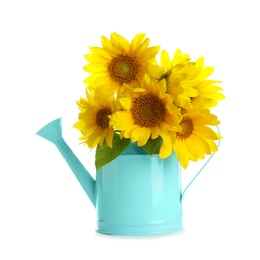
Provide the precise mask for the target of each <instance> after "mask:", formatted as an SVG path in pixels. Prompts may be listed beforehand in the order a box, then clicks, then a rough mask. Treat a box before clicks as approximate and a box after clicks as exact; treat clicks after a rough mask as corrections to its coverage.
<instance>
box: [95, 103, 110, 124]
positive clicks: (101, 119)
mask: <svg viewBox="0 0 260 260" xmlns="http://www.w3.org/2000/svg"><path fill="white" fill-rule="evenodd" d="M111 114H112V113H111V110H110V109H109V108H103V109H100V110H99V111H98V112H97V115H96V124H97V126H99V127H101V128H102V129H105V128H107V127H108V126H109V118H108V116H109V115H111Z"/></svg>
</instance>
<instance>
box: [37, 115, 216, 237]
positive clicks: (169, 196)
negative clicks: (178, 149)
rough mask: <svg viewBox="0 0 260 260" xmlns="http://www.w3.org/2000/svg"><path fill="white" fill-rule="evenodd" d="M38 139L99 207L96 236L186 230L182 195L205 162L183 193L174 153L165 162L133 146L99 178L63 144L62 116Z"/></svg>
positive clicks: (154, 233)
mask: <svg viewBox="0 0 260 260" xmlns="http://www.w3.org/2000/svg"><path fill="white" fill-rule="evenodd" d="M37 135H39V136H41V137H43V138H45V139H47V140H48V141H50V142H52V143H54V144H55V145H56V147H57V148H58V150H59V151H60V153H61V155H62V156H63V157H64V159H65V160H66V162H67V164H68V165H69V166H70V168H71V170H72V171H73V173H74V175H75V176H76V178H77V179H78V181H79V183H80V184H81V186H82V188H83V189H84V191H85V192H86V194H87V195H88V197H89V199H90V201H91V202H92V204H93V205H94V207H95V208H96V213H97V230H96V231H97V232H99V233H102V234H111V235H135V236H142V235H157V234H166V233H172V232H176V231H180V230H182V199H183V195H184V193H185V191H186V190H187V188H188V187H189V186H190V184H191V183H192V182H193V181H194V179H195V178H196V177H197V176H198V174H199V173H200V172H201V170H202V169H203V168H204V166H205V165H206V164H204V166H203V167H202V168H201V170H200V171H199V172H198V173H197V175H195V177H194V178H193V179H192V180H191V182H190V183H189V184H188V186H187V187H186V188H185V189H184V191H183V192H182V190H181V175H180V164H179V162H178V160H177V157H176V155H175V153H173V154H172V155H171V156H170V157H168V158H166V159H163V160H162V159H160V158H159V156H158V155H152V156H151V155H149V154H147V153H146V152H145V151H144V150H143V149H142V148H139V147H138V146H137V145H136V144H135V143H131V144H130V145H129V146H128V148H126V150H125V151H124V152H123V153H122V154H121V155H120V156H118V157H117V158H116V159H115V160H113V161H112V162H110V163H108V164H106V165H105V166H103V167H102V168H100V169H99V170H98V171H97V173H96V180H94V179H93V177H92V176H91V175H90V174H89V172H88V171H87V170H86V169H85V167H84V166H83V165H82V164H81V162H80V161H79V160H78V158H77V157H76V156H75V154H74V153H73V152H72V150H71V149H70V147H69V146H68V145H67V143H66V142H65V141H64V139H63V137H62V124H61V118H58V119H56V120H54V121H52V122H50V123H49V124H47V125H45V126H44V127H43V128H41V129H40V130H39V131H38V132H37ZM211 157H212V156H211ZM211 157H210V158H211Z"/></svg>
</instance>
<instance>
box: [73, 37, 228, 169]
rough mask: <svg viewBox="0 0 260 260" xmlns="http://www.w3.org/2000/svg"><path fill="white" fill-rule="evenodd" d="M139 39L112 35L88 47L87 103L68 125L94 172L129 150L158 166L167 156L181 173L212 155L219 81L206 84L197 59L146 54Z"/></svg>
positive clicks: (179, 54)
mask: <svg viewBox="0 0 260 260" xmlns="http://www.w3.org/2000/svg"><path fill="white" fill-rule="evenodd" d="M149 42H150V40H149V39H148V38H145V34H143V33H141V34H137V35H136V36H135V37H134V38H133V39H132V41H131V42H129V41H127V40H126V39H125V38H124V37H123V36H121V35H119V34H117V33H112V34H111V37H110V40H109V39H107V38H106V37H104V36H102V37H101V43H102V47H89V49H90V51H91V53H89V54H86V55H85V58H86V60H87V61H88V64H87V65H85V66H84V70H85V71H86V72H88V73H89V76H88V77H87V78H86V79H85V81H84V82H85V83H86V84H87V87H86V96H85V97H81V98H80V100H79V101H77V104H78V107H79V109H80V112H79V117H78V121H77V122H76V123H75V124H74V127H75V128H77V129H78V130H79V131H80V132H81V134H82V136H81V137H80V138H79V139H80V140H82V143H84V144H87V146H88V147H89V148H91V149H92V148H96V162H95V164H96V168H97V170H98V169H99V168H100V167H102V166H103V165H105V164H107V163H109V162H110V161H112V160H113V159H115V158H116V157H117V156H119V155H120V154H121V153H122V152H123V151H124V150H125V149H126V148H127V147H128V145H129V144H130V143H131V142H136V143H137V145H138V146H139V147H142V148H143V149H144V150H145V151H146V152H147V153H149V154H151V155H152V154H159V157H160V158H162V159H164V158H167V157H169V156H170V155H171V154H172V153H173V152H175V153H176V156H177V158H178V160H179V162H180V164H181V166H182V167H183V168H187V167H188V164H189V161H195V162H196V161H197V160H198V159H204V158H205V155H210V154H212V153H214V152H216V151H217V150H218V147H217V145H216V143H215V142H216V141H217V140H219V139H220V138H221V136H220V134H219V133H218V132H215V131H213V130H212V128H211V126H217V125H218V124H220V121H219V120H218V118H217V116H215V115H214V114H212V113H211V108H212V107H214V106H216V105H217V104H218V101H219V100H221V99H224V95H223V93H221V91H222V88H221V87H219V86H217V85H218V84H219V83H221V81H218V80H212V79H208V77H209V76H210V75H211V74H212V73H213V71H214V69H213V68H212V67H208V66H204V59H203V57H201V58H199V59H198V60H197V61H191V59H190V57H189V55H188V54H182V52H181V51H180V50H179V49H177V50H176V52H175V54H174V55H173V57H172V58H171V57H170V55H169V54H168V53H167V51H165V50H163V51H162V52H161V53H160V62H158V61H157V60H156V55H157V54H158V53H159V50H160V46H153V47H149Z"/></svg>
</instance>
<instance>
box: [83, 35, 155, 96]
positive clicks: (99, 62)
mask: <svg viewBox="0 0 260 260" xmlns="http://www.w3.org/2000/svg"><path fill="white" fill-rule="evenodd" d="M101 42H102V46H103V48H100V47H89V48H90V50H91V52H92V54H86V55H85V58H86V60H87V61H88V62H89V64H87V65H85V66H84V70H85V71H86V72H89V73H90V76H88V77H87V78H86V79H85V80H84V82H85V83H87V84H90V85H91V86H92V88H96V87H97V86H99V85H100V84H101V85H102V86H104V87H107V88H112V89H113V91H114V93H115V92H116V91H117V90H118V88H120V87H121V86H122V85H123V84H124V83H127V84H128V85H129V86H135V85H136V84H140V82H141V79H142V77H143V75H144V74H145V73H149V71H153V70H154V69H156V68H157V66H156V65H155V64H154V63H155V56H156V54H157V53H158V52H159V49H160V47H159V46H154V47H148V45H149V42H150V40H149V39H148V38H145V34H143V33H141V34H137V35H136V36H135V37H134V38H133V40H132V41H131V42H130V43H129V42H128V41H127V40H126V39H125V38H124V37H123V36H121V35H119V34H117V33H112V34H111V38H110V40H109V39H107V38H106V37H104V36H102V37H101Z"/></svg>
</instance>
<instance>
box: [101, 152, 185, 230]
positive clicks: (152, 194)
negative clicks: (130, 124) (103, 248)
mask: <svg viewBox="0 0 260 260" xmlns="http://www.w3.org/2000/svg"><path fill="white" fill-rule="evenodd" d="M130 148H131V147H130ZM180 183H181V181H180V173H179V163H178V161H177V158H176V156H175V154H173V155H172V156H171V157H169V158H167V159H165V160H162V159H160V158H159V156H158V155H153V156H150V155H148V154H127V151H126V154H122V155H120V156H119V157H118V158H117V159H115V160H114V161H112V162H110V163H109V164H107V165H105V166H104V167H102V168H101V169H100V170H99V171H98V172H97V175H96V210H97V232H100V233H105V234H116V235H153V234H162V233H170V232H175V231H178V230H181V229H182V204H181V200H180V197H181V187H180Z"/></svg>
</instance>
